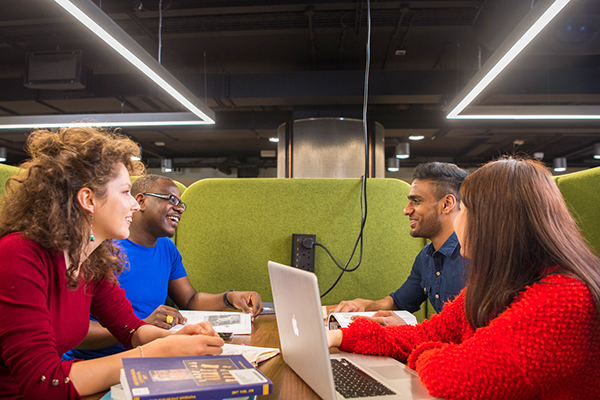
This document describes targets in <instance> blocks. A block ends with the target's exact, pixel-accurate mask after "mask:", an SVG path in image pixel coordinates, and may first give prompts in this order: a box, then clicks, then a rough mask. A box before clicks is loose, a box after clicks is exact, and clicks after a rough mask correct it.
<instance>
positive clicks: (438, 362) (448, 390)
mask: <svg viewBox="0 0 600 400" xmlns="http://www.w3.org/2000/svg"><path fill="white" fill-rule="evenodd" d="M343 332H344V336H343V342H342V345H341V346H340V350H343V351H349V352H352V351H353V352H356V353H364V354H377V355H385V356H391V357H394V358H396V359H398V360H402V361H405V360H406V361H408V365H409V366H410V367H411V368H413V369H415V370H416V371H417V372H418V373H419V376H420V377H421V380H422V381H423V383H424V384H425V386H426V387H427V389H429V392H430V394H431V395H433V396H436V397H442V398H444V399H447V400H455V399H469V400H476V399H486V400H493V399H511V400H516V399H540V400H541V399H553V400H563V399H600V321H599V318H598V313H597V311H596V309H595V306H594V303H593V298H592V295H591V293H590V291H589V290H588V289H587V287H586V286H585V285H584V284H583V283H581V282H579V281H577V280H575V279H573V278H568V277H564V276H559V275H552V276H549V277H547V278H545V279H544V280H543V281H541V282H539V283H536V284H534V285H533V286H531V287H529V288H527V290H525V291H524V292H523V293H522V294H521V295H520V296H518V297H517V298H516V299H515V300H514V301H513V303H512V304H511V306H510V307H509V308H508V309H507V310H506V311H504V312H503V313H502V314H500V315H499V316H498V317H496V318H495V319H494V320H492V321H491V322H490V324H489V325H488V326H486V327H483V328H479V329H477V330H474V329H473V328H472V327H471V326H470V325H469V324H468V323H467V321H466V317H465V311H464V290H463V292H462V293H461V294H460V295H459V296H458V297H457V298H456V299H455V300H454V301H453V302H452V303H448V304H446V305H445V307H444V310H443V311H442V312H441V313H440V314H439V315H434V316H433V317H432V318H431V320H429V321H424V322H423V323H422V324H419V325H417V326H406V325H405V326H391V327H387V328H382V327H381V326H379V325H377V324H376V323H374V322H372V321H367V320H365V319H359V320H357V321H355V322H354V323H352V324H351V325H350V326H349V327H348V328H346V329H343Z"/></svg>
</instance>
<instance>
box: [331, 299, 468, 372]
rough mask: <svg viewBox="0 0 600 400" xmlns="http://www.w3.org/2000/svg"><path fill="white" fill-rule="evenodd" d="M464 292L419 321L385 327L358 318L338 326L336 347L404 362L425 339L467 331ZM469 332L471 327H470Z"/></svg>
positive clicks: (456, 337)
mask: <svg viewBox="0 0 600 400" xmlns="http://www.w3.org/2000/svg"><path fill="white" fill-rule="evenodd" d="M463 299H464V291H463V293H461V294H460V295H459V296H457V297H456V298H455V299H454V301H452V302H450V303H447V304H446V305H445V306H444V310H443V311H442V312H441V313H440V314H436V315H433V316H432V317H431V319H430V320H428V321H423V322H422V323H421V324H418V325H415V326H411V325H401V326H388V327H386V328H383V327H382V326H380V325H379V324H377V323H375V322H373V321H369V320H366V319H364V318H359V319H357V320H356V321H354V322H353V323H352V324H350V325H349V326H348V328H342V331H343V332H344V335H343V338H342V345H341V346H340V350H342V351H347V352H354V353H361V354H374V355H380V356H388V357H393V358H396V359H398V360H401V361H406V359H407V358H408V356H409V355H410V353H411V352H412V351H413V350H414V349H416V348H417V347H418V346H419V345H420V344H422V343H427V342H458V341H460V340H462V337H463V332H464V331H465V330H467V331H469V328H467V325H466V321H465V319H464V313H463V311H462V310H463V305H464V302H463ZM471 331H472V330H471Z"/></svg>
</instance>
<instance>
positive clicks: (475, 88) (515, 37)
mask: <svg viewBox="0 0 600 400" xmlns="http://www.w3.org/2000/svg"><path fill="white" fill-rule="evenodd" d="M569 1H570V0H540V1H538V3H537V4H536V5H535V6H534V7H533V8H532V9H531V10H530V11H529V13H527V15H526V16H525V17H524V18H523V20H522V21H521V22H520V23H519V25H518V26H517V27H516V28H515V30H514V31H513V32H512V33H511V34H510V35H509V36H508V37H507V38H506V40H505V41H504V42H503V43H502V44H501V45H500V47H498V49H497V50H496V51H495V52H494V54H492V56H491V57H490V59H489V60H488V62H487V63H486V64H485V65H484V66H483V68H482V69H481V70H480V71H479V72H478V73H477V74H476V75H475V76H474V77H473V79H471V80H470V81H469V83H468V84H467V85H466V86H465V88H464V89H463V90H462V91H461V92H460V93H459V94H458V96H456V98H455V99H454V100H453V101H452V102H451V103H450V105H449V106H448V109H450V110H451V111H450V112H449V113H448V115H446V118H448V119H577V118H581V119H595V118H600V114H599V115H595V116H594V117H591V116H587V117H582V116H581V115H576V114H573V115H572V114H567V115H553V114H556V112H555V110H554V109H553V106H549V107H545V109H550V110H551V111H549V112H548V113H547V115H544V114H532V115H528V114H521V115H516V114H512V115H504V114H494V113H489V112H483V111H481V109H485V108H486V106H479V107H478V108H479V109H480V112H479V113H478V114H476V115H474V114H473V113H471V112H470V110H465V108H467V106H468V105H469V104H471V103H472V102H473V100H475V98H476V97H477V96H478V95H479V94H480V93H481V92H482V91H483V90H484V89H485V88H486V87H487V86H488V85H489V84H490V83H491V82H492V81H493V80H494V79H496V77H497V76H498V75H499V74H500V73H501V72H502V71H503V70H504V69H505V68H506V66H507V65H508V64H510V63H511V62H512V61H513V60H514V59H515V57H517V55H519V53H521V51H523V49H524V48H525V47H526V46H527V45H528V44H529V43H530V42H531V41H532V40H533V39H534V38H535V37H536V36H537V35H538V34H539V33H540V32H541V31H542V29H544V27H546V25H548V23H549V22H550V21H552V19H554V17H556V15H557V14H558V13H559V12H560V11H561V10H562V9H563V8H564V7H565V6H566V5H567V4H568V3H569ZM463 111H465V112H464V113H463Z"/></svg>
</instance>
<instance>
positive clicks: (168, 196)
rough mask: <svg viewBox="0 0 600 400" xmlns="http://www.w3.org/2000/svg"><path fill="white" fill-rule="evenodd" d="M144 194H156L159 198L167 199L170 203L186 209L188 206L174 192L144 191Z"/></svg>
mask: <svg viewBox="0 0 600 400" xmlns="http://www.w3.org/2000/svg"><path fill="white" fill-rule="evenodd" d="M142 194H143V195H144V196H154V197H158V198H159V199H163V200H167V201H168V202H169V203H171V204H173V205H174V206H175V207H177V206H179V207H181V208H182V209H183V211H185V209H186V208H187V206H186V205H185V203H184V202H183V201H181V200H179V199H178V198H177V196H175V195H174V194H158V193H142Z"/></svg>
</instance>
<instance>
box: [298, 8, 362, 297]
mask: <svg viewBox="0 0 600 400" xmlns="http://www.w3.org/2000/svg"><path fill="white" fill-rule="evenodd" d="M366 48H367V50H366V51H367V61H366V66H365V85H364V93H363V131H364V134H365V174H364V175H363V176H362V177H361V179H362V181H361V186H360V213H361V223H360V232H359V234H358V238H357V239H356V242H355V243H354V248H353V249H352V253H351V254H350V257H349V258H348V261H347V262H346V265H344V266H343V267H342V266H341V265H340V264H339V263H338V262H337V260H336V259H335V258H334V257H333V255H332V254H331V252H330V251H329V250H328V249H327V248H326V247H325V246H323V245H322V244H321V243H317V242H314V243H311V244H310V247H312V245H313V244H314V245H315V246H319V247H322V248H323V249H324V250H325V251H326V252H327V254H328V255H329V257H330V258H331V259H332V260H333V262H334V263H335V265H336V266H337V267H338V268H339V269H341V270H342V271H341V272H340V274H339V275H338V277H337V279H336V280H335V282H334V283H333V285H331V287H330V288H329V289H327V291H325V293H323V294H322V295H321V298H323V297H324V296H325V295H327V294H328V293H329V292H331V290H333V288H334V287H335V285H337V283H338V282H339V281H340V279H342V275H344V272H352V271H356V270H357V269H358V267H359V266H360V264H361V263H362V257H363V232H364V229H365V224H366V222H367V176H369V136H368V131H367V104H368V98H369V71H370V66H371V2H370V1H369V0H367V46H366ZM359 243H360V256H359V258H358V263H357V264H356V266H355V267H353V268H348V265H350V262H351V261H352V258H354V254H355V253H356V247H357V246H358V244H359ZM307 247H308V246H307Z"/></svg>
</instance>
